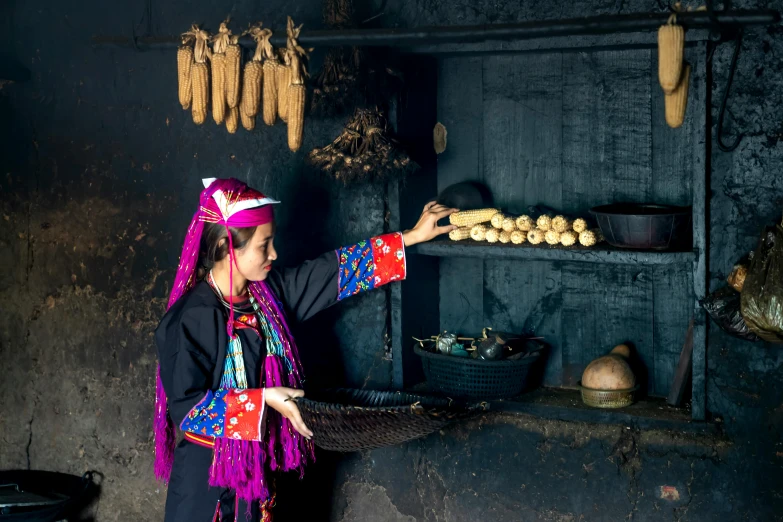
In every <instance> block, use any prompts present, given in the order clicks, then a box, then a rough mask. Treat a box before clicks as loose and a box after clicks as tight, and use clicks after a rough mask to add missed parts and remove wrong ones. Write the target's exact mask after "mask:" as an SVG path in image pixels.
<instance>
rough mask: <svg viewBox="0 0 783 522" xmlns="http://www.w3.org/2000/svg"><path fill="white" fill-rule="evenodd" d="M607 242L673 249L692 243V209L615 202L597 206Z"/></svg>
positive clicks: (632, 246) (626, 245) (596, 211)
mask: <svg viewBox="0 0 783 522" xmlns="http://www.w3.org/2000/svg"><path fill="white" fill-rule="evenodd" d="M590 212H591V213H592V214H593V215H594V216H595V218H596V220H597V221H598V226H599V227H600V228H601V233H602V234H603V235H604V238H605V239H606V241H607V243H609V244H610V245H612V246H616V247H620V248H637V249H654V250H669V249H683V248H687V247H688V246H689V245H690V243H691V235H692V229H691V209H690V208H689V207H674V206H670V205H652V204H639V203H613V204H611V205H602V206H600V207H593V208H592V209H590Z"/></svg>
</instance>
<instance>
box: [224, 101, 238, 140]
mask: <svg viewBox="0 0 783 522" xmlns="http://www.w3.org/2000/svg"><path fill="white" fill-rule="evenodd" d="M237 128H239V107H230V108H229V109H227V111H226V129H227V130H228V133H229V134H236V132H237Z"/></svg>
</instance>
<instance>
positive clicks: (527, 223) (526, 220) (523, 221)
mask: <svg viewBox="0 0 783 522" xmlns="http://www.w3.org/2000/svg"><path fill="white" fill-rule="evenodd" d="M516 225H517V228H518V229H519V230H521V231H522V232H530V231H531V230H533V227H535V226H536V225H535V223H534V222H533V218H531V217H530V216H519V217H518V218H517V220H516Z"/></svg>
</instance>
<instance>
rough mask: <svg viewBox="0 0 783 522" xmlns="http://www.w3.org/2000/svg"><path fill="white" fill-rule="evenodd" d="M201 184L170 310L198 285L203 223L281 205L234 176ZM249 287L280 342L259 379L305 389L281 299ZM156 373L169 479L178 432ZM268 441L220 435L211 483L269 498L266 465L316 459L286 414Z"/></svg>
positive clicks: (260, 219) (267, 216)
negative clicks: (196, 283) (251, 440)
mask: <svg viewBox="0 0 783 522" xmlns="http://www.w3.org/2000/svg"><path fill="white" fill-rule="evenodd" d="M203 183H204V187H205V189H204V190H203V191H202V192H201V198H200V202H199V209H198V211H196V213H195V215H194V216H193V219H192V220H191V222H190V226H189V227H188V233H187V236H186V238H185V244H184V245H183V247H182V256H181V257H180V261H179V267H178V269H177V276H176V278H175V280H174V287H173V288H172V291H171V295H170V297H169V301H168V307H167V308H171V306H172V305H173V304H174V303H176V302H177V300H178V299H179V298H180V297H182V296H183V295H184V294H185V293H186V292H187V291H188V290H190V288H191V287H192V286H193V285H194V283H195V278H196V269H197V268H198V267H197V265H198V255H199V249H200V245H201V235H202V232H203V230H204V223H222V224H223V225H225V226H226V229H227V230H228V227H235V228H243V227H252V226H260V225H264V224H266V223H269V222H271V221H273V220H274V213H273V210H272V208H273V207H272V205H274V204H277V203H279V202H278V201H275V200H274V199H271V198H268V197H266V196H264V195H263V194H261V193H260V192H258V191H256V190H254V189H252V188H250V187H248V186H247V185H246V184H245V183H242V182H241V181H239V180H236V179H233V178H231V179H215V178H209V179H205V180H203ZM228 241H229V248H228V256H229V267H230V268H229V279H230V287H231V288H232V289H233V268H234V264H235V258H234V245H233V240H232V238H231V233H230V231H228ZM249 289H250V292H251V294H252V295H253V296H254V297H255V299H256V301H257V302H258V304H259V306H260V309H261V313H262V314H263V315H264V316H265V317H266V318H267V319H268V322H269V326H270V328H271V329H272V331H273V332H274V333H275V334H276V337H277V338H278V339H280V340H281V343H280V348H279V350H278V353H277V354H276V355H275V354H268V355H267V356H266V357H265V359H264V372H263V374H262V375H261V376H260V380H261V382H262V383H264V386H265V387H268V386H288V387H292V388H299V387H301V383H302V381H303V378H302V370H301V365H300V363H299V356H298V352H297V349H296V345H295V343H294V340H293V337H292V336H291V333H290V331H289V328H288V325H287V324H286V321H285V317H284V315H283V312H282V308H281V306H280V303H278V301H277V298H276V296H274V294H273V293H272V291H271V290H270V289H269V288H268V286H267V285H266V283H265V282H260V283H259V282H252V283H251V284H250V285H249ZM232 293H233V292H231V291H230V292H229V296H228V299H229V320H228V324H227V329H228V335H229V338H233V336H234V335H235V334H234V331H233V323H234V320H233V319H234V317H233V315H234V310H233V300H232V296H231V295H230V294H232ZM280 357H282V358H284V359H286V363H287V364H285V365H284V364H281V361H280V360H279V359H280ZM157 374H158V375H157V385H156V401H155V425H154V433H155V476H156V477H157V478H158V479H160V480H168V479H169V477H170V476H171V469H172V466H173V463H174V443H175V432H174V425H173V423H172V421H171V417H170V416H169V414H168V407H167V402H166V394H165V391H164V390H163V384H162V382H161V380H160V368H158V372H157ZM271 413H272V412H270V414H271ZM264 445H265V446H266V447H260V446H259V443H257V442H249V441H238V440H228V439H225V440H224V439H222V438H219V439H217V440H216V442H215V457H214V459H213V464H212V469H210V485H213V486H222V487H231V488H234V489H236V490H237V495H238V496H239V497H240V498H243V499H245V500H253V499H261V500H265V499H266V498H267V497H268V490H267V487H266V483H265V481H264V478H263V475H264V473H263V467H264V463H266V464H267V466H268V467H269V468H270V469H273V470H276V469H280V470H283V471H288V470H291V469H299V470H300V472H302V471H303V467H304V465H305V463H306V462H307V460H308V457H309V458H310V459H312V457H313V453H312V445H311V444H309V443H308V442H307V441H306V440H305V439H304V438H303V437H301V436H299V435H298V434H297V433H295V432H294V430H293V429H292V426H291V425H290V422H289V421H288V419H285V418H281V419H280V420H279V421H277V422H267V433H266V436H265V438H264ZM238 457H239V458H238ZM238 464H239V465H238Z"/></svg>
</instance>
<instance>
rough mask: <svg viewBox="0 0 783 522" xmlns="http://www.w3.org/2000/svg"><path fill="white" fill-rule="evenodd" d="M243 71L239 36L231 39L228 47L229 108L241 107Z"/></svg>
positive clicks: (227, 92)
mask: <svg viewBox="0 0 783 522" xmlns="http://www.w3.org/2000/svg"><path fill="white" fill-rule="evenodd" d="M241 70H242V49H241V48H240V47H239V35H234V36H232V37H231V38H230V40H229V43H228V47H226V103H227V104H228V107H229V108H232V109H233V108H234V107H237V106H239V73H240V71H241Z"/></svg>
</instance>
